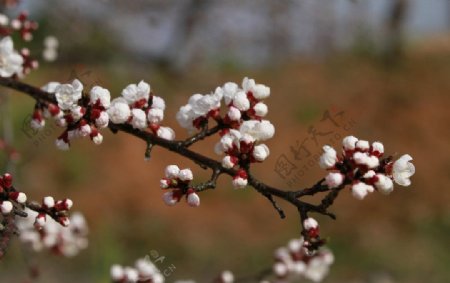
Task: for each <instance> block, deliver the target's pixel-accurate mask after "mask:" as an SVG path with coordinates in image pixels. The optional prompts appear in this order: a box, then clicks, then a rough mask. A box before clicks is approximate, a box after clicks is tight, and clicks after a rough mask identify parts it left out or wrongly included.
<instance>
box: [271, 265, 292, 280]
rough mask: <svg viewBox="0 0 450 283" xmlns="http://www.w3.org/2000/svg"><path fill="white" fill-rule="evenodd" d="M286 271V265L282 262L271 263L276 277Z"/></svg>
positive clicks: (282, 275)
mask: <svg viewBox="0 0 450 283" xmlns="http://www.w3.org/2000/svg"><path fill="white" fill-rule="evenodd" d="M288 271H289V269H288V267H287V266H286V264H285V263H283V262H277V263H275V264H274V265H273V273H274V274H275V275H276V276H278V277H284V276H286V275H287V273H288Z"/></svg>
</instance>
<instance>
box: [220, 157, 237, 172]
mask: <svg viewBox="0 0 450 283" xmlns="http://www.w3.org/2000/svg"><path fill="white" fill-rule="evenodd" d="M236 162H237V158H236V157H232V156H230V155H227V156H225V157H224V158H223V159H222V166H223V167H225V168H228V169H230V168H233V167H234V166H235V165H236Z"/></svg>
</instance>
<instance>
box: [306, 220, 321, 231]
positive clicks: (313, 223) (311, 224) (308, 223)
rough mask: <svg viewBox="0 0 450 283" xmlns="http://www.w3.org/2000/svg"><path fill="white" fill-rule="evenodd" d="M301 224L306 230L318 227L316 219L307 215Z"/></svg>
mask: <svg viewBox="0 0 450 283" xmlns="http://www.w3.org/2000/svg"><path fill="white" fill-rule="evenodd" d="M303 226H304V227H305V229H306V230H311V229H316V228H317V227H319V223H317V220H316V219H314V218H311V217H308V218H306V219H305V221H303Z"/></svg>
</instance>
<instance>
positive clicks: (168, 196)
mask: <svg viewBox="0 0 450 283" xmlns="http://www.w3.org/2000/svg"><path fill="white" fill-rule="evenodd" d="M163 201H164V203H165V204H167V205H168V206H174V205H175V204H177V203H178V199H177V198H175V197H174V194H173V191H168V192H165V193H164V194H163Z"/></svg>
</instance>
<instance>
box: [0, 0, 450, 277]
mask: <svg viewBox="0 0 450 283" xmlns="http://www.w3.org/2000/svg"><path fill="white" fill-rule="evenodd" d="M22 10H27V11H29V12H30V15H31V18H32V19H35V20H37V21H38V22H39V23H40V29H39V31H38V33H37V34H36V36H35V40H34V41H33V44H34V46H33V48H32V50H34V51H35V52H37V54H39V52H41V51H42V41H43V39H44V37H45V36H46V35H54V36H56V37H57V38H58V39H59V42H60V48H59V58H58V60H57V61H56V62H55V63H51V64H49V63H45V62H42V63H41V67H40V69H39V70H38V71H35V72H33V73H32V74H31V75H29V76H28V77H27V78H26V79H25V81H26V82H28V83H31V84H34V85H37V86H41V85H44V84H45V83H47V82H48V81H60V82H67V81H70V80H72V79H74V78H79V79H80V80H81V81H82V82H83V83H84V84H85V86H92V85H95V84H99V85H101V86H103V87H106V88H108V89H110V90H111V92H112V94H113V96H118V95H120V92H121V90H122V89H123V88H124V87H125V86H126V85H127V84H129V83H137V82H139V81H140V80H142V79H144V80H145V81H147V82H149V83H150V84H151V86H152V90H153V91H154V92H155V93H156V94H157V95H160V96H162V97H163V98H164V99H165V100H166V104H167V105H168V109H167V110H166V119H165V123H164V124H165V125H168V126H171V127H173V128H174V129H175V130H176V133H177V138H183V137H186V133H185V131H183V130H182V129H181V128H180V127H179V126H178V125H177V124H176V121H175V119H173V118H171V117H174V116H175V113H176V112H177V110H178V108H179V107H180V106H182V105H184V104H185V103H186V102H187V99H188V98H189V96H190V95H192V94H194V93H209V92H210V91H212V90H214V89H215V87H216V86H219V85H222V84H223V83H225V82H227V81H234V82H237V83H240V82H241V80H242V78H244V77H245V76H249V77H252V78H255V79H256V81H257V82H260V83H264V84H266V85H268V86H270V87H271V92H272V95H271V97H270V98H269V99H268V100H267V104H268V105H269V115H268V119H270V120H271V121H272V123H273V124H274V125H275V126H276V136H275V138H274V139H273V140H270V141H269V142H268V145H269V147H270V149H271V157H270V158H269V159H268V160H267V161H266V162H264V164H260V165H255V171H256V173H255V174H256V175H257V176H258V177H260V179H263V180H264V181H265V182H267V183H269V184H272V185H275V186H278V187H280V188H286V189H293V188H302V187H307V186H310V185H312V184H313V183H315V181H317V180H318V179H320V178H321V177H322V176H324V171H323V170H321V169H320V168H319V167H318V166H317V153H318V152H320V150H321V146H322V145H323V144H330V145H333V146H337V147H339V146H340V140H341V139H342V137H344V136H345V135H349V134H352V135H355V136H357V137H359V138H362V139H367V140H370V141H374V140H380V141H382V142H383V143H384V145H385V148H386V152H387V153H388V154H393V155H394V156H396V157H399V156H401V155H402V154H404V153H409V154H410V155H412V156H413V157H414V164H415V166H416V169H417V173H416V175H415V176H414V177H413V178H412V180H413V184H412V186H411V187H407V188H403V187H399V186H397V187H396V189H395V190H394V192H393V193H392V195H390V196H389V197H386V196H383V195H380V194H376V193H375V194H372V195H370V196H369V197H367V198H366V199H365V200H363V201H357V200H355V199H354V198H352V196H351V195H350V193H349V192H348V191H347V192H344V193H342V194H341V197H340V198H339V199H338V201H337V202H336V204H335V205H334V207H333V208H332V211H333V212H335V213H336V214H337V216H338V220H337V221H333V220H331V219H328V218H324V217H318V219H319V220H320V224H321V231H322V232H321V233H322V235H323V236H329V246H330V248H331V249H332V250H333V252H334V253H335V257H336V263H335V264H334V265H333V266H332V269H331V272H330V274H329V276H328V277H327V278H326V280H325V282H330V283H331V282H336V283H339V282H346V283H363V282H367V283H397V282H398V283H400V282H408V283H415V282H418V283H419V282H450V269H449V266H450V237H449V235H450V205H449V203H450V194H449V192H448V191H449V185H450V173H449V172H450V149H449V141H450V131H449V121H450V112H449V111H448V107H449V105H450V104H449V103H450V96H449V93H450V79H449V78H450V1H448V0H428V1H421V0H409V1H408V0H367V1H363V0H360V1H358V0H354V1H351V0H334V1H327V0H284V1H269V0H242V1H232V0H230V1H219V0H201V1H194V0H191V1H189V0H183V1H182V0H179V1H167V0H159V1H157V0H155V1H153V0H145V1H144V0H133V1H119V0H102V1H101V0H76V1H57V0H45V1H44V0H33V1H31V0H23V1H21V3H20V4H19V6H18V7H15V8H9V9H7V10H6V13H7V14H8V15H11V16H15V15H17V14H18V13H19V12H20V11H22ZM3 91H4V90H3ZM10 102H11V103H10V104H6V103H5V102H2V107H3V109H2V114H3V116H1V119H2V123H1V124H2V126H1V130H2V135H3V137H5V135H7V136H8V138H10V139H13V145H14V147H15V149H16V151H17V152H18V153H19V154H20V159H19V160H18V161H17V163H16V166H14V167H15V169H14V170H15V174H16V184H17V187H19V188H21V189H22V190H23V191H25V192H27V194H28V196H29V198H31V199H37V198H40V196H43V195H47V194H51V195H53V196H55V197H60V198H62V197H66V196H68V197H70V198H72V199H73V200H74V202H75V206H74V210H79V211H82V212H83V213H84V214H85V215H86V217H87V220H88V222H89V224H90V230H91V231H90V232H91V233H90V238H89V239H90V246H89V248H88V249H87V250H84V251H82V252H81V253H80V254H79V255H78V256H76V257H75V258H72V259H64V258H60V257H57V256H49V255H48V254H47V253H43V254H30V253H29V252H27V251H26V250H24V249H23V248H21V246H20V244H19V242H18V241H17V240H15V241H14V244H13V246H12V247H11V249H10V250H9V253H8V255H7V257H6V259H5V260H4V261H3V262H2V263H1V265H0V282H28V281H27V278H28V270H29V267H30V266H32V267H36V266H38V268H39V270H40V277H39V279H38V280H35V281H33V282H49V283H53V282H68V283H71V282H108V278H109V267H110V266H111V265H112V264H113V263H120V264H125V265H131V264H132V263H133V262H134V260H135V259H137V258H139V257H143V256H145V255H152V254H153V255H154V254H155V252H156V253H157V254H158V255H159V256H162V257H164V260H163V261H162V262H158V263H157V266H158V267H159V268H160V269H161V270H167V269H169V268H171V269H170V272H167V274H168V275H167V281H168V282H172V281H174V280H177V279H186V278H192V279H196V280H197V281H198V282H210V280H211V278H214V277H215V276H216V275H217V274H218V273H220V272H221V271H222V270H224V269H230V270H232V271H233V272H235V273H236V274H240V275H251V274H255V273H257V272H258V271H260V270H261V269H264V268H266V267H268V266H270V265H271V263H272V253H273V251H274V249H276V248H277V247H280V246H283V245H285V244H286V243H287V241H288V240H289V239H291V238H294V237H297V236H298V235H299V223H298V216H297V213H296V211H294V210H293V209H291V208H290V207H289V205H288V204H286V203H283V202H280V205H281V206H282V207H283V208H285V209H286V212H287V215H288V217H287V219H285V220H280V219H279V217H278V215H277V213H276V212H275V211H274V209H273V208H272V207H271V205H270V203H268V202H267V200H266V199H265V198H263V197H261V195H259V194H257V193H255V192H254V191H253V190H252V189H246V190H240V191H235V190H233V189H232V187H231V184H230V179H229V178H228V177H222V178H221V181H220V185H219V186H218V189H217V190H215V191H209V192H205V193H202V194H201V199H202V205H201V206H200V207H199V208H198V209H191V208H189V207H187V205H185V204H184V203H180V204H179V205H177V206H176V207H171V208H169V207H166V206H165V205H164V204H163V202H162V201H161V195H162V193H161V190H160V189H159V186H158V184H159V183H158V181H159V179H160V178H161V177H162V176H163V171H164V168H165V166H166V165H168V164H171V163H176V164H179V165H180V167H191V168H193V169H194V174H195V176H196V179H197V180H198V181H200V180H206V179H207V178H208V177H209V172H206V171H204V170H202V169H200V168H198V167H196V165H195V164H193V163H191V162H189V161H188V160H185V159H182V158H180V157H178V156H176V155H174V154H172V153H168V152H166V151H164V150H162V149H160V148H155V149H154V151H153V157H152V160H151V161H150V162H145V161H144V151H145V144H144V143H142V142H141V141H138V140H136V139H134V138H132V137H128V136H125V135H123V134H118V135H116V136H114V135H113V134H112V133H109V132H107V131H104V134H105V140H104V143H103V145H101V146H100V147H96V146H94V145H93V144H92V143H91V142H90V141H88V140H79V141H76V142H75V143H74V144H73V146H72V148H71V150H70V151H69V152H60V151H58V150H57V149H56V148H55V146H54V139H55V138H56V137H57V136H58V135H59V134H60V129H58V128H57V127H56V126H54V125H51V124H50V123H49V125H48V126H47V127H46V130H44V131H43V132H40V133H38V134H32V135H30V134H29V133H27V132H26V131H24V130H23V129H24V121H25V120H26V118H27V117H28V115H30V114H31V113H32V109H33V101H32V100H31V99H30V98H28V97H26V96H23V95H20V94H17V95H16V94H14V95H12V96H10ZM5 113H6V114H5ZM7 117H11V119H8V118H7ZM7 121H8V122H7ZM10 125H12V127H10ZM216 141H217V137H213V138H211V139H210V140H209V141H207V142H205V143H201V145H200V144H199V145H196V146H195V147H194V149H196V150H198V151H199V152H202V153H204V154H208V155H209V156H215V155H214V153H213V150H212V148H213V145H214V143H215V142H216ZM0 154H2V155H1V157H2V159H1V162H2V163H1V168H4V167H5V166H6V164H5V160H6V156H5V154H4V153H0ZM283 162H284V164H287V165H288V166H287V167H280V164H282V163H283ZM280 168H281V169H280ZM283 168H284V169H283ZM286 168H287V169H286ZM311 201H317V200H316V199H312V200H311ZM173 267H175V268H173Z"/></svg>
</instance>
